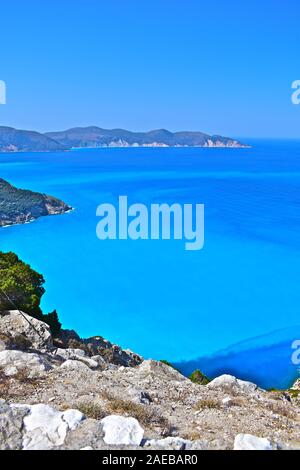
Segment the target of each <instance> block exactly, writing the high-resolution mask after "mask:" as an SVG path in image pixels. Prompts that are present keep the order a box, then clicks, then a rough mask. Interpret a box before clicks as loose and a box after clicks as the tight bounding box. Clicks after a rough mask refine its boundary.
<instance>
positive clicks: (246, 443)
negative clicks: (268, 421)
mask: <svg viewBox="0 0 300 470" xmlns="http://www.w3.org/2000/svg"><path fill="white" fill-rule="evenodd" d="M234 450H273V447H272V443H271V442H270V441H269V439H266V438H263V437H257V436H252V434H238V435H237V436H236V438H235V440H234Z"/></svg>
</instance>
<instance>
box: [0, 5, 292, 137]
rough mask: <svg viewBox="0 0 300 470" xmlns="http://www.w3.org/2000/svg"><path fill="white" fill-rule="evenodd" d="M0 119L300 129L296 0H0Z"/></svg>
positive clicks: (232, 132)
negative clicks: (1, 89)
mask: <svg viewBox="0 0 300 470" xmlns="http://www.w3.org/2000/svg"><path fill="white" fill-rule="evenodd" d="M0 41H1V42H0V59H1V60H0V80H4V81H5V82H6V84H7V104H6V105H5V106H2V105H1V106H0V124H1V125H10V126H13V127H18V128H23V129H35V130H39V131H50V130H51V131H52V130H62V129H65V128H69V127H73V126H86V125H98V126H101V127H105V128H114V127H123V128H128V129H130V130H150V129H154V128H167V129H170V130H202V131H205V132H208V133H218V134H222V135H228V136H236V137H247V136H248V137H251V136H253V137H300V105H299V106H295V105H292V103H291V93H292V91H291V84H292V82H293V81H294V80H297V79H300V1H299V0H286V1H284V0H244V1H241V0H226V1H225V0H210V1H204V0H185V1H183V0H107V1H104V0H73V1H71V0H59V1H58V0H51V1H50V0H43V1H41V0H26V1H20V0H19V1H10V2H8V1H6V2H4V1H3V2H1V5H0Z"/></svg>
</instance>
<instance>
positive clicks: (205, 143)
mask: <svg viewBox="0 0 300 470" xmlns="http://www.w3.org/2000/svg"><path fill="white" fill-rule="evenodd" d="M98 147H232V148H244V147H248V146H247V145H245V144H243V143H241V142H239V141H238V140H235V139H231V138H228V137H221V136H219V135H213V136H210V135H208V134H204V133H203V132H175V133H173V132H170V131H167V130H165V129H160V130H154V131H150V132H130V131H127V130H124V129H112V130H107V129H101V128H100V127H94V126H92V127H77V128H73V129H69V130H66V131H62V132H48V133H46V134H40V133H38V132H33V131H23V130H17V129H14V128H12V127H1V126H0V152H55V151H64V150H70V149H72V148H98Z"/></svg>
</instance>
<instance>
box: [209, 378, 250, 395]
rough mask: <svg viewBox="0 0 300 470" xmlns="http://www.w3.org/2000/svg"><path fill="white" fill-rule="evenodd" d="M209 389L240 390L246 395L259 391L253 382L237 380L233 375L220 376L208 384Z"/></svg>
mask: <svg viewBox="0 0 300 470" xmlns="http://www.w3.org/2000/svg"><path fill="white" fill-rule="evenodd" d="M207 388H209V389H229V390H230V389H239V390H241V391H243V392H246V393H253V392H255V391H256V390H258V386H257V385H256V384H254V383H252V382H247V381H244V380H240V379H237V378H236V377H234V376H233V375H228V374H224V375H220V377H217V378H215V379H214V380H212V381H211V382H209V383H208V384H207Z"/></svg>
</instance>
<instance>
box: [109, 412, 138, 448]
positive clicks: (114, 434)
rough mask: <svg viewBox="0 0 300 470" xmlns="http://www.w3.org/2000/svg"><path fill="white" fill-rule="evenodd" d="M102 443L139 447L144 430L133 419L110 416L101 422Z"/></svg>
mask: <svg viewBox="0 0 300 470" xmlns="http://www.w3.org/2000/svg"><path fill="white" fill-rule="evenodd" d="M101 423H102V426H103V432H104V438H103V440H104V442H105V443H106V444H109V445H128V446H129V445H136V446H139V445H140V444H141V442H142V439H143V436H144V430H143V428H142V427H141V426H140V424H139V422H138V421H137V420H136V419H135V418H125V417H123V416H116V415H111V416H107V417H106V418H104V419H102V420H101Z"/></svg>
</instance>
